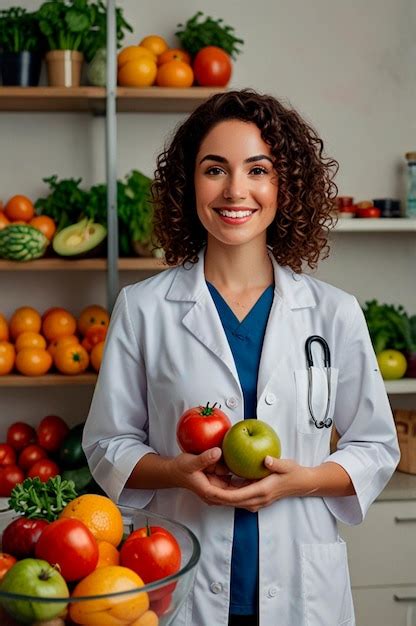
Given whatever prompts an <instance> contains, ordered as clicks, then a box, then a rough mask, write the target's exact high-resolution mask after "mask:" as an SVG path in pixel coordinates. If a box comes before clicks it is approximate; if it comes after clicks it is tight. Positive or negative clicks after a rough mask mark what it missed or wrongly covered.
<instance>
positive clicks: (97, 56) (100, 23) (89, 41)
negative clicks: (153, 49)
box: [84, 0, 133, 87]
mask: <svg viewBox="0 0 416 626" xmlns="http://www.w3.org/2000/svg"><path fill="white" fill-rule="evenodd" d="M93 7H94V10H95V13H94V21H93V24H92V26H91V28H90V30H89V31H88V33H87V34H86V36H85V40H84V55H85V59H86V61H87V63H88V64H89V65H88V70H87V77H88V81H89V82H90V83H91V85H97V86H99V87H104V85H105V84H106V65H107V50H106V44H107V12H106V6H105V4H104V2H103V1H102V0H98V2H97V3H96V4H94V5H93ZM125 30H128V31H130V32H133V29H132V27H131V25H130V24H129V23H128V22H126V20H125V19H124V17H123V10H122V9H120V8H117V7H116V38H117V48H121V44H122V41H123V39H124V37H125V33H124V31H125Z"/></svg>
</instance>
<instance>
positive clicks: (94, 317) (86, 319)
mask: <svg viewBox="0 0 416 626" xmlns="http://www.w3.org/2000/svg"><path fill="white" fill-rule="evenodd" d="M109 322H110V316H109V314H108V313H107V310H106V309H105V308H104V307H103V306H100V305H99V304H92V305H90V306H87V307H86V308H85V309H83V311H81V315H80V316H79V318H78V330H79V332H80V333H81V335H85V333H86V332H87V330H88V328H89V327H90V326H95V325H97V324H99V325H100V326H104V328H107V326H108V324H109Z"/></svg>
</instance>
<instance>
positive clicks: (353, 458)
mask: <svg viewBox="0 0 416 626" xmlns="http://www.w3.org/2000/svg"><path fill="white" fill-rule="evenodd" d="M335 169H336V163H335V162H334V161H332V160H330V159H326V158H324V156H323V146H322V141H321V140H320V139H319V137H318V136H317V134H316V133H315V131H314V130H313V129H312V128H311V127H310V126H309V125H308V124H306V123H305V122H304V121H303V120H302V119H301V117H300V116H299V115H298V114H297V113H296V112H295V111H294V110H292V109H290V108H287V107H285V106H283V105H282V104H281V103H280V102H278V101H277V100H276V99H274V98H272V97H270V96H264V95H259V94H257V93H255V92H254V91H252V90H243V91H234V92H228V93H225V94H219V95H215V96H213V97H212V98H211V99H209V100H208V101H207V102H205V103H204V104H202V105H201V106H200V107H199V108H198V109H197V110H196V111H195V112H194V113H193V114H192V115H191V116H190V117H189V118H188V119H187V120H186V121H185V122H184V123H183V124H182V125H181V126H180V127H179V128H178V129H177V131H176V133H175V135H174V137H173V139H172V141H171V143H170V145H169V146H168V148H167V149H166V151H165V152H163V153H162V154H161V155H160V157H159V159H158V163H157V169H156V176H155V182H154V186H153V193H154V200H155V211H156V213H155V216H156V219H155V224H156V226H155V234H156V236H157V239H158V242H159V243H160V245H161V246H162V247H163V248H164V250H165V254H166V260H167V263H168V264H169V265H172V266H174V267H172V269H170V270H168V271H166V272H162V273H160V274H159V275H157V276H154V277H152V278H150V279H147V280H145V281H142V282H140V283H137V284H136V285H132V286H129V287H127V288H126V289H123V290H122V292H121V294H120V296H119V298H118V300H117V303H116V306H115V308H114V311H113V315H112V320H111V326H110V330H109V334H108V338H107V343H106V349H105V355H104V360H103V364H102V366H101V371H100V375H99V379H98V382H97V386H96V389H95V393H94V398H93V401H92V406H91V410H90V414H89V417H88V420H87V424H86V427H85V434H84V447H85V452H86V454H87V457H88V460H89V464H90V467H91V470H92V472H93V475H94V477H95V479H96V480H97V481H98V482H99V483H100V484H101V486H102V487H103V488H104V490H105V491H106V492H107V493H108V495H109V496H110V497H112V498H113V499H114V500H116V501H118V502H120V503H123V504H128V505H133V506H136V507H148V508H150V509H152V510H154V511H157V512H159V513H162V514H164V515H167V516H169V517H172V518H174V519H177V520H180V521H181V522H183V523H184V524H186V525H187V526H189V527H190V528H191V529H192V530H193V531H194V532H195V533H196V535H197V537H198V538H199V540H200V542H201V547H202V556H201V560H200V564H199V567H198V571H197V574H196V580H195V585H194V587H193V590H192V592H191V593H190V594H189V597H188V598H187V601H186V603H185V606H184V607H183V609H182V610H181V613H180V614H179V616H178V617H177V618H176V619H175V626H182V625H187V626H191V625H192V626H214V625H215V626H220V625H226V624H235V625H237V624H238V625H241V626H242V625H244V624H247V625H252V624H253V625H254V624H257V623H259V624H260V626H278V625H282V626H295V625H296V626H306V625H307V626H336V625H338V624H342V625H343V626H347V625H348V626H350V625H353V624H354V623H355V622H354V612H353V606H352V601H351V592H350V583H349V576H348V565H347V556H346V548H345V544H344V542H343V541H342V539H341V538H340V537H339V535H338V531H337V520H341V521H342V522H344V523H347V524H358V523H359V522H361V521H362V520H363V518H364V516H365V514H366V512H367V510H368V508H369V506H370V504H371V502H372V501H373V500H374V499H375V498H376V496H377V495H378V494H379V493H380V491H381V490H382V489H383V487H384V486H385V484H386V483H387V481H388V479H389V478H390V476H391V475H392V473H393V471H394V468H395V467H396V464H397V462H398V458H399V452H398V445H397V438H396V431H395V428H394V423H393V419H392V415H391V411H390V407H389V403H388V399H387V396H386V392H385V388H384V384H383V381H382V378H381V376H380V373H379V371H378V368H377V361H376V358H375V355H374V352H373V349H372V346H371V342H370V339H369V335H368V332H367V328H366V325H365V321H364V318H363V314H362V312H361V309H360V306H359V305H358V303H357V301H356V299H355V298H354V297H353V296H351V295H349V294H347V293H345V292H343V291H341V290H339V289H337V288H335V287H332V286H330V285H327V284H325V283H323V282H321V281H318V280H316V279H314V278H311V277H309V276H307V275H306V274H303V273H302V267H303V265H305V264H307V265H309V267H311V268H313V267H315V265H316V263H317V261H318V258H319V256H320V254H321V253H322V251H325V249H326V241H327V239H326V236H327V231H328V224H329V223H330V221H331V218H330V216H331V211H332V209H333V204H334V196H335V193H336V187H335V184H334V183H333V181H332V178H333V174H334V171H335ZM313 335H318V336H319V337H322V338H323V339H325V341H326V342H327V344H328V346H329V350H330V357H331V367H330V369H329V370H328V376H329V378H328V379H327V377H326V372H325V369H324V367H323V363H324V362H323V354H322V350H321V346H320V345H318V343H317V342H314V343H313V344H312V357H313V360H314V367H313V368H312V374H313V375H312V387H313V395H312V399H311V405H312V406H311V409H312V413H313V416H314V418H315V421H313V420H312V419H311V414H310V411H309V406H308V369H307V365H308V364H307V360H306V355H305V342H306V340H307V338H308V337H311V336H313ZM328 386H329V387H328ZM207 401H210V402H214V401H216V402H219V403H220V404H221V405H222V407H223V408H224V410H226V412H227V413H228V415H229V417H230V419H231V420H232V422H237V421H239V420H242V419H244V418H248V417H251V418H253V417H257V418H259V419H261V420H263V421H265V422H267V423H269V424H271V425H272V426H273V428H274V429H275V430H276V431H277V432H278V434H279V436H280V439H281V442H282V459H280V460H278V459H273V458H267V459H266V460H265V463H266V464H267V467H268V468H269V469H270V470H271V474H270V475H269V476H267V477H266V478H264V479H261V480H258V481H251V482H248V483H244V484H243V485H236V484H235V483H234V482H233V481H230V479H229V476H228V475H226V474H225V473H224V468H223V466H222V464H221V461H220V459H221V450H220V449H218V448H214V449H211V450H208V451H206V452H204V453H203V454H201V455H199V456H196V455H191V454H180V451H179V448H178V445H177V442H176V437H175V431H176V424H177V421H178V419H179V417H180V416H181V414H182V413H183V412H184V411H185V410H186V409H188V408H190V407H192V406H196V405H201V404H206V402H207ZM332 421H333V423H334V425H335V427H336V429H337V431H338V433H339V434H340V440H339V442H338V449H337V450H336V451H335V452H334V453H333V454H330V434H331V428H329V426H330V425H331V424H332ZM324 422H325V423H324ZM327 426H328V427H327Z"/></svg>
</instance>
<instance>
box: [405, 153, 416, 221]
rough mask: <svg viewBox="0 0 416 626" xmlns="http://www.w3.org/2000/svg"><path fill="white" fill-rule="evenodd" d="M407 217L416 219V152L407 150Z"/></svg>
mask: <svg viewBox="0 0 416 626" xmlns="http://www.w3.org/2000/svg"><path fill="white" fill-rule="evenodd" d="M406 159H407V184H406V217H410V218H412V219H416V152H407V153H406Z"/></svg>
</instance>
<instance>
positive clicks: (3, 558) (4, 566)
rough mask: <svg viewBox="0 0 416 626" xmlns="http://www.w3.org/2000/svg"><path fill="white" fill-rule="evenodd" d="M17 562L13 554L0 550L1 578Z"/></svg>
mask: <svg viewBox="0 0 416 626" xmlns="http://www.w3.org/2000/svg"><path fill="white" fill-rule="evenodd" d="M15 563H16V559H15V558H14V556H11V554H6V553H5V552H0V580H1V579H2V578H3V577H4V575H5V574H6V572H8V571H9V569H10V568H11V567H12V565H14V564H15Z"/></svg>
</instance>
